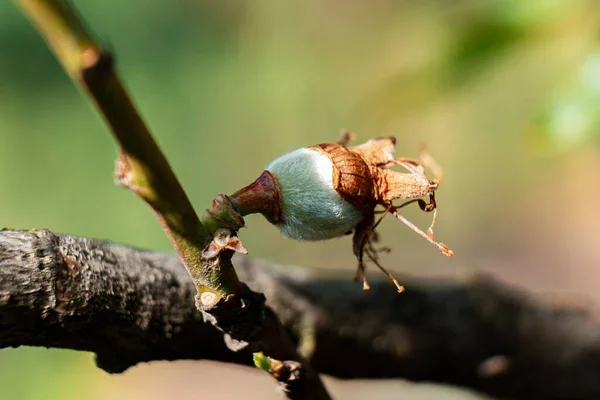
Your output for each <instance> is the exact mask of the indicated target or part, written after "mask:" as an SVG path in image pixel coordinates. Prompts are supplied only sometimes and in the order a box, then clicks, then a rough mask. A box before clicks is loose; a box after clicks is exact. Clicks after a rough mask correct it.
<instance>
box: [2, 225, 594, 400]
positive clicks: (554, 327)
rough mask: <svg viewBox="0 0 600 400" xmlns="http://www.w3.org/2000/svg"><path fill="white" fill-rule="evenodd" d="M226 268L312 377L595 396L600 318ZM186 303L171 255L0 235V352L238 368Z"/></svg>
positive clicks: (288, 272) (477, 288)
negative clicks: (265, 308) (306, 359)
mask: <svg viewBox="0 0 600 400" xmlns="http://www.w3.org/2000/svg"><path fill="white" fill-rule="evenodd" d="M237 265H238V267H237V269H238V272H239V275H240V278H241V279H242V280H244V281H245V282H246V283H248V285H249V286H250V287H251V288H252V289H253V290H257V291H262V292H264V293H265V295H266V296H267V299H268V304H269V305H270V306H271V307H272V308H273V310H275V312H276V313H277V315H278V316H279V318H280V319H281V321H282V322H283V324H284V325H285V327H286V329H288V330H289V331H290V332H291V333H292V334H293V336H294V338H295V339H296V340H297V341H298V346H299V348H300V350H301V352H302V353H303V354H304V355H307V356H310V357H311V365H312V366H313V367H314V368H315V369H317V370H318V371H320V372H322V373H326V374H329V375H333V376H337V377H343V378H358V377H362V378H386V377H387V378H391V377H403V378H408V379H412V380H417V381H419V380H427V381H438V382H446V383H451V384H455V385H460V386H468V387H471V388H474V389H477V390H479V391H481V392H484V393H488V394H491V395H495V396H500V397H508V398H515V399H537V398H545V399H565V398H577V399H588V398H589V399H593V398H600V380H599V379H597V377H598V376H600V324H599V323H598V321H597V320H596V319H594V318H593V317H592V316H591V315H590V313H588V312H586V311H584V310H581V309H573V308H566V307H562V308H561V307H557V306H551V305H547V304H544V303H541V302H536V301H534V300H532V299H530V298H529V297H528V296H526V295H524V294H522V293H520V292H518V291H516V290H514V289H511V288H509V287H505V286H503V285H500V284H498V283H496V282H493V281H491V280H489V279H485V278H481V277H479V278H475V277H473V279H470V280H464V281H460V282H457V281H426V282H425V281H420V282H413V283H412V284H410V283H409V284H407V285H406V288H407V291H406V293H404V294H402V295H398V294H397V293H396V291H395V290H394V288H393V286H391V283H389V282H387V281H379V282H373V283H372V284H371V287H372V289H371V291H369V292H363V291H361V290H360V288H359V287H358V286H357V284H356V283H354V282H349V281H348V279H347V274H344V275H343V277H340V278H338V277H337V275H336V274H332V273H326V272H324V271H319V272H317V271H314V270H310V269H305V268H298V267H285V268H284V267H278V266H274V265H270V264H267V263H264V262H260V261H257V260H252V259H249V258H246V257H243V258H240V259H239V260H238V262H237ZM403 282H406V280H404V279H403ZM194 295H195V289H194V286H193V284H192V282H191V279H190V277H189V276H188V274H187V272H186V271H185V269H184V267H183V266H182V265H181V263H180V261H179V259H178V257H177V256H176V255H175V254H173V255H168V254H161V253H154V252H147V251H141V250H136V249H132V248H129V247H125V246H121V245H117V244H113V243H107V242H101V241H95V240H90V239H84V238H75V237H71V236H67V235H55V234H53V233H51V232H48V231H34V232H23V231H2V232H0V348H2V347H9V346H12V347H17V346H21V345H29V346H46V347H59V348H69V349H76V350H86V351H92V352H94V353H96V355H97V361H98V365H99V366H100V367H101V368H103V369H105V370H107V371H109V372H120V371H123V370H125V369H126V368H128V367H130V366H132V365H135V364H136V363H138V362H143V361H150V360H174V359H211V360H220V361H225V362H235V363H243V364H249V363H251V357H250V356H249V355H248V354H247V353H245V352H244V351H241V352H238V353H235V352H232V351H231V350H229V348H228V347H227V346H226V345H225V342H224V340H223V336H222V334H221V333H220V332H218V331H217V330H216V329H215V328H213V327H212V326H211V325H210V324H206V323H204V322H203V321H202V316H201V314H200V313H199V312H198V311H197V310H196V308H195V307H194Z"/></svg>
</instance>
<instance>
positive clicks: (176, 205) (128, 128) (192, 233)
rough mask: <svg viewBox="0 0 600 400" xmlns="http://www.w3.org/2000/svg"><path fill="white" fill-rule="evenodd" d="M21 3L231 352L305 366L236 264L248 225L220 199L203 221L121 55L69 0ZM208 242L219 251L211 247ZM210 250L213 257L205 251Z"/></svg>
mask: <svg viewBox="0 0 600 400" xmlns="http://www.w3.org/2000/svg"><path fill="white" fill-rule="evenodd" d="M16 1H17V3H18V4H19V5H21V7H22V8H23V10H24V12H25V13H26V14H27V15H28V16H29V17H30V18H31V20H32V21H33V23H34V24H35V25H36V26H37V27H38V29H39V30H40V32H41V33H42V35H43V36H44V38H45V39H46V41H47V43H48V45H49V47H50V48H51V49H52V50H53V51H54V52H55V54H56V55H57V57H58V59H59V61H60V62H61V63H62V65H63V67H64V68H65V70H66V71H67V73H68V74H69V76H70V77H71V78H72V79H73V81H74V82H75V83H77V84H79V85H80V86H81V87H82V88H83V89H84V90H85V91H86V92H87V94H88V95H89V97H90V98H91V99H92V100H93V101H94V103H95V105H96V107H97V109H98V110H99V111H100V113H101V114H102V116H103V117H104V119H105V120H106V122H107V124H108V125H109V127H110V128H111V131H112V133H113V135H114V137H115V139H116V140H117V142H118V143H119V145H120V155H119V158H118V160H117V163H116V178H117V181H118V182H119V183H120V184H121V185H123V186H125V187H127V188H129V189H130V190H132V191H133V192H134V193H135V194H137V195H138V196H139V197H141V198H142V199H143V200H145V201H146V202H147V203H148V204H149V205H150V206H151V207H152V209H153V210H154V212H155V214H156V216H157V218H158V220H159V221H160V223H161V225H162V226H163V228H164V229H165V231H166V233H167V236H168V237H169V239H170V240H171V243H172V245H173V247H174V248H175V250H176V251H177V253H178V254H179V256H180V258H181V260H182V261H183V264H184V265H185V267H186V268H187V270H188V271H189V273H190V275H191V277H192V279H193V281H194V283H195V285H196V288H197V291H198V295H197V298H196V299H197V302H196V304H197V306H198V308H199V309H200V310H202V311H203V312H204V316H205V317H206V318H207V319H209V321H210V322H211V323H212V324H213V325H215V326H216V327H217V328H218V329H220V330H221V331H223V332H224V333H226V334H228V335H229V336H230V337H231V338H232V340H231V341H230V343H231V346H230V347H235V348H238V349H239V348H243V347H246V346H248V347H249V348H252V349H255V350H261V351H264V352H265V353H267V354H268V355H270V356H273V357H277V358H281V359H283V360H292V361H299V362H302V361H303V360H302V357H300V355H299V354H298V353H297V352H296V351H295V348H294V346H293V345H292V343H291V341H290V339H289V338H288V335H287V333H286V332H285V330H284V329H283V327H282V326H281V323H280V322H279V321H278V320H277V317H276V316H275V314H274V313H273V312H272V311H271V310H269V309H268V308H266V307H265V305H264V302H265V298H264V296H263V295H262V294H258V293H254V292H252V291H251V290H249V289H248V288H247V286H246V285H244V284H242V283H240V281H239V279H238V277H237V274H236V272H235V270H234V268H233V265H232V263H231V257H232V256H233V253H234V251H233V249H235V248H236V247H234V246H232V245H231V241H234V240H235V239H234V233H232V232H230V231H228V230H227V229H222V228H229V229H233V230H234V231H235V230H237V229H239V228H240V227H241V226H243V219H242V217H241V216H240V215H238V213H237V212H235V210H234V209H233V207H230V208H227V207H225V208H220V209H219V208H218V207H214V205H215V204H221V205H227V200H228V199H227V198H226V197H225V196H221V197H219V198H217V199H216V201H215V203H214V204H213V207H211V209H212V210H218V211H223V212H222V213H220V212H219V213H217V214H215V213H204V214H203V219H204V221H203V222H204V224H203V223H201V221H200V219H199V218H198V216H197V215H196V212H195V211H194V209H193V207H192V205H191V203H190V201H189V199H188V198H187V195H186V194H185V192H184V191H183V189H182V187H181V185H180V183H179V181H178V180H177V178H176V177H175V174H174V173H173V171H172V169H171V167H170V166H169V163H168V162H167V160H166V158H165V157H164V155H163V154H162V152H161V150H160V149H159V147H158V146H157V144H156V142H155V141H154V139H153V138H152V135H151V134H150V132H149V130H148V128H147V126H146V125H145V123H144V122H143V120H142V118H141V116H140V114H139V113H138V111H137V109H136V107H135V106H134V104H133V102H132V101H131V98H130V97H129V95H128V93H127V91H126V90H125V88H124V86H123V85H122V83H121V81H120V80H119V78H118V76H117V73H116V71H115V67H114V57H113V56H112V55H111V54H110V53H108V52H107V51H105V50H103V49H102V48H101V46H100V45H99V44H98V43H97V42H95V41H94V39H93V37H92V35H91V34H89V33H88V31H87V30H86V28H85V27H84V25H83V23H82V22H81V19H80V18H79V17H78V15H77V13H76V12H75V10H74V9H73V8H72V7H71V6H70V5H69V4H68V2H67V1H66V0H16ZM228 211H229V212H228ZM219 232H221V233H220V234H219V235H218V236H213V234H215V235H216V234H217V233H219ZM223 233H224V234H223ZM219 238H221V239H223V238H224V239H225V240H224V242H223V243H221V241H220V240H219ZM209 244H214V246H213V247H212V248H209V247H207V246H209ZM238 248H239V247H238ZM205 249H209V250H211V251H208V252H207V253H204V250H205ZM215 249H216V250H215ZM208 254H210V256H209V255H208ZM234 343H235V344H234ZM303 379H306V380H307V387H309V388H310V389H311V391H309V392H308V393H307V394H306V396H305V397H304V398H310V399H329V396H328V394H327V392H326V390H325V387H324V386H323V384H322V382H321V381H320V379H319V377H318V375H317V373H316V372H315V371H313V370H312V369H311V368H310V367H309V366H306V374H303ZM288 397H290V398H291V397H292V396H290V395H288Z"/></svg>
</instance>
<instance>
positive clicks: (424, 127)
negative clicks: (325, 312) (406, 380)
mask: <svg viewBox="0 0 600 400" xmlns="http://www.w3.org/2000/svg"><path fill="white" fill-rule="evenodd" d="M74 3H75V4H76V6H77V8H78V9H79V10H80V12H81V13H82V15H84V17H85V19H86V20H87V21H88V23H89V25H90V26H91V27H92V28H93V30H94V31H95V32H96V34H97V36H98V38H100V39H101V41H102V42H103V43H104V44H105V46H106V47H107V48H108V49H111V50H113V51H115V52H116V54H117V61H118V67H119V70H120V73H121V76H122V77H123V79H124V81H125V82H126V85H127V86H128V88H129V89H130V90H131V93H132V95H133V97H134V99H135V101H136V102H137V104H138V105H139V108H140V110H141V112H142V114H143V115H144V117H145V118H146V119H147V121H148V123H149V125H150V127H151V129H152V131H153V133H154V134H155V136H156V138H157V140H158V142H159V144H160V145H161V146H162V148H163V150H164V151H165V153H166V155H167V157H168V158H169V160H170V161H171V163H172V165H173V167H174V169H175V171H176V173H177V174H178V176H179V178H180V179H181V181H182V183H183V185H184V187H185V188H186V190H187V191H188V194H189V195H190V197H191V199H192V201H193V203H194V205H195V206H196V207H197V209H198V210H202V209H204V208H205V207H206V205H207V204H209V202H210V201H211V200H212V199H213V198H214V197H215V195H216V194H217V193H218V192H225V193H231V192H233V191H235V190H236V189H238V188H240V187H242V186H244V185H245V184H247V183H249V182H251V181H252V180H254V179H255V178H256V177H257V176H258V175H259V174H260V172H261V171H262V168H263V167H264V166H265V165H266V164H267V163H268V162H269V161H270V160H272V159H273V158H275V157H276V156H278V155H280V154H283V153H285V152H287V151H290V150H292V149H295V148H298V147H302V146H306V145H312V144H316V143H322V142H332V141H335V140H336V139H337V135H338V132H339V131H340V130H341V129H344V128H345V129H348V130H351V131H354V132H356V133H357V134H358V141H363V140H367V139H368V138H370V137H374V136H380V135H395V136H397V137H398V146H397V149H398V151H397V153H398V155H399V156H404V157H415V156H417V154H418V148H419V144H420V143H421V142H427V143H428V145H429V149H430V152H431V153H432V155H433V156H434V157H435V158H436V159H437V161H438V162H439V163H440V164H441V165H442V166H443V167H444V170H445V180H444V182H443V186H442V188H441V189H440V191H439V192H438V193H439V194H438V203H439V216H438V222H437V231H436V234H437V238H438V239H439V240H441V241H443V242H445V243H446V244H448V245H449V246H450V247H451V248H452V249H453V250H454V251H455V253H456V256H455V257H454V258H453V259H446V258H444V257H443V256H441V255H440V254H439V253H438V252H437V251H436V250H435V249H434V248H433V247H431V246H429V245H428V244H427V243H426V242H425V241H423V240H422V239H420V238H419V237H417V236H416V235H415V234H414V233H412V232H411V231H409V230H408V229H407V228H406V227H405V226H403V225H402V224H400V223H399V222H397V221H392V220H391V219H389V220H386V221H384V223H383V225H382V228H381V231H380V232H381V234H382V240H383V243H384V244H386V245H389V246H391V247H392V249H393V252H392V254H390V255H389V256H385V258H384V260H383V261H384V263H385V265H387V266H388V267H390V268H391V269H394V270H396V271H398V272H399V273H404V274H410V275H439V274H446V275H456V274H462V273H465V271H467V273H468V272H469V271H472V270H486V271H492V272H493V273H494V274H495V276H498V277H499V278H501V279H503V280H506V281H509V282H513V283H517V284H519V285H521V286H524V287H527V288H528V289H531V290H534V291H538V292H547V291H549V290H552V292H553V293H556V292H559V291H565V292H577V293H579V294H580V295H583V296H584V297H587V298H590V299H592V300H600V295H598V294H597V292H596V287H597V284H596V282H597V280H598V279H599V278H600V275H599V274H598V272H597V271H596V266H597V264H598V261H599V260H600V248H599V246H597V237H598V235H599V234H600V229H599V228H598V226H597V225H598V224H597V221H598V220H599V217H600V211H599V210H598V208H597V207H596V203H597V200H596V197H597V195H598V194H600V193H599V192H600V189H599V188H598V186H599V185H598V183H600V179H599V178H600V172H599V171H600V153H599V151H598V150H599V146H598V138H599V135H598V132H599V129H600V46H599V42H598V38H599V36H598V35H599V33H600V13H598V11H600V10H599V7H600V5H599V4H598V3H597V2H596V1H592V0H590V1H584V0H494V1H492V0H485V1H483V0H464V1H460V0H427V1H409V0H404V1H400V0H374V1H369V2H348V1H342V0H327V1H313V0H308V1H306V0H305V1H288V2H276V1H267V0H255V1H252V2H251V1H239V0H238V1H230V0H226V1H219V2H214V1H202V0H172V1H165V0H157V1H153V2H150V1H147V2H127V1H116V0H106V1H102V2H100V1H95V2H90V1H83V0H78V1H75V2H74ZM115 155H116V147H115V144H114V142H113V139H112V137H111V136H110V134H109V132H108V130H107V128H106V127H105V125H104V123H103V122H102V120H101V119H100V118H99V117H98V116H97V114H96V113H95V112H94V111H93V109H92V108H91V107H90V105H89V103H88V102H87V101H86V100H85V99H84V97H83V96H82V95H81V93H79V92H78V91H77V89H76V88H75V87H74V86H73V84H72V83H71V82H70V81H69V79H68V78H67V77H66V75H65V74H64V72H63V71H62V70H61V68H60V67H59V65H58V64H57V62H56V61H55V59H54V57H53V55H52V54H50V52H49V51H48V49H47V48H46V46H45V44H44V42H43V41H42V40H41V38H40V36H39V35H38V33H37V32H36V31H35V30H34V29H33V28H32V27H31V25H30V24H29V23H28V22H27V20H26V19H25V18H24V17H23V16H22V14H21V13H20V12H19V10H18V9H17V8H16V7H15V5H14V4H13V3H12V2H2V3H0V190H1V193H2V196H0V226H6V227H8V228H14V229H30V228H48V229H51V230H53V231H56V232H65V233H70V234H74V235H81V236H90V237H96V238H103V239H109V240H111V241H116V242H122V243H127V244H131V245H135V246H138V247H142V248H148V249H156V250H164V251H171V248H170V245H169V243H168V241H167V239H166V238H165V235H164V233H163V232H162V230H161V229H160V227H159V225H158V223H157V222H156V220H155V218H154V216H153V215H152V213H151V212H150V210H149V208H148V207H147V206H146V205H144V204H143V203H142V202H141V201H140V200H139V199H137V198H136V197H135V196H133V195H132V194H131V193H129V192H127V191H126V190H125V189H122V188H120V187H117V186H115V185H114V184H113V181H112V171H113V164H114V159H115ZM406 215H407V216H408V217H410V219H412V220H413V221H414V222H416V223H418V224H419V225H421V226H422V227H424V228H425V227H426V226H427V225H428V218H429V217H430V216H429V215H422V213H420V212H418V210H417V209H415V210H410V211H406ZM247 222H248V225H249V227H250V229H248V230H244V231H243V232H241V239H242V241H243V243H244V245H245V246H246V248H247V249H248V250H249V251H250V254H251V255H252V256H254V257H260V258H268V259H270V260H273V261H276V262H280V263H286V264H299V265H306V266H312V267H319V268H337V269H344V270H347V271H348V279H350V278H351V276H352V274H353V271H354V267H355V261H354V259H353V255H352V252H351V245H350V239H349V238H342V239H339V240H335V241H331V242H326V243H298V242H294V241H292V240H289V239H285V238H282V237H281V236H280V235H279V233H278V232H277V231H276V230H275V229H272V228H271V227H270V226H269V225H268V223H266V222H265V221H264V220H263V219H262V218H261V217H254V216H252V217H249V218H248V219H247ZM374 274H377V272H376V271H373V270H371V271H370V276H373V275H374ZM357 290H360V288H359V286H357ZM171 364H177V363H171ZM196 364H198V363H196ZM200 364H202V363H200ZM180 365H185V367H177V368H179V369H177V371H178V372H177V373H175V372H173V370H169V371H171V372H165V373H162V372H161V373H157V372H156V371H157V370H156V369H153V368H154V367H148V366H144V367H138V368H135V369H134V370H133V371H132V372H128V373H126V374H125V375H123V376H120V377H109V376H108V375H106V374H105V373H104V372H102V371H100V370H98V369H96V368H95V367H94V364H93V357H92V355H90V354H82V353H75V352H70V351H58V350H46V349H29V348H20V349H16V350H12V349H10V350H2V351H0V398H2V399H5V398H6V399H61V400H69V399H82V398H84V399H105V398H110V399H113V398H114V399H117V398H128V399H131V398H138V397H140V398H144V399H150V398H161V397H157V396H159V395H158V393H163V392H161V391H160V390H159V389H157V388H156V386H152V385H158V384H159V382H161V381H165V382H170V384H171V385H173V387H175V386H177V387H179V386H178V385H183V387H186V386H185V383H184V382H179V381H177V379H183V378H182V377H185V379H187V382H191V383H193V382H196V383H198V382H199V383H200V384H202V382H209V380H208V379H214V378H210V377H211V376H213V375H214V373H213V375H211V374H210V373H208V372H206V371H207V370H204V372H199V373H198V375H193V376H190V372H189V371H190V368H191V367H190V365H191V364H189V363H188V364H180ZM202 365H204V364H202ZM206 365H210V366H213V365H214V364H206ZM155 368H169V367H164V365H163V366H162V367H160V366H159V367H155ZM211 368H212V367H211ZM219 368H220V367H219ZM213 370H214V368H213V369H210V371H213ZM186 371H187V372H186ZM244 371H246V370H244ZM168 377H170V378H168ZM203 377H204V378H203ZM169 379H171V380H169ZM149 382H152V383H149ZM174 382H179V383H174ZM261 382H262V381H261ZM148 385H150V386H149V387H151V388H153V389H152V390H146V391H144V390H142V389H140V388H141V387H142V386H143V387H146V389H147V388H148ZM165 385H169V383H165ZM270 385H271V383H270V381H268V379H267V380H266V381H265V387H266V388H269V387H270ZM167 387H169V386H167ZM188 389H189V388H188ZM165 390H166V389H165ZM190 390H191V389H190ZM267 390H268V389H267ZM165 393H171V394H173V393H174V392H173V390H170V391H167V392H165ZM190 393H192V394H193V392H189V391H188V392H181V393H179V394H178V396H179V398H193V397H185V396H186V395H187V396H190ZM196 394H197V393H196ZM248 395H249V394H248V393H246V396H248ZM153 396H155V397H153ZM165 396H167V395H166V394H165ZM163 398H164V397H163ZM246 398H251V397H246ZM257 398H258V397H257ZM260 398H264V397H262V396H261V397H260ZM431 398H432V397H431Z"/></svg>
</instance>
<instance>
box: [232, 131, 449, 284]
mask: <svg viewBox="0 0 600 400" xmlns="http://www.w3.org/2000/svg"><path fill="white" fill-rule="evenodd" d="M351 137H352V135H351V134H349V133H346V132H344V133H342V135H341V137H340V141H339V142H338V143H326V144H319V145H316V146H310V147H305V148H301V149H297V150H294V151H292V152H289V153H287V154H284V155H282V156H281V157H279V158H277V159H275V160H274V161H273V162H271V163H270V164H269V165H268V166H267V167H266V168H265V171H264V172H263V174H262V175H261V176H260V177H259V178H258V179H257V180H256V181H255V182H253V183H252V184H250V185H248V186H246V187H245V188H242V189H240V190H238V191H237V192H235V193H234V194H233V195H231V196H230V199H231V202H232V203H233V204H234V206H235V207H236V208H237V210H238V211H239V212H240V214H241V215H246V214H250V213H261V214H263V215H264V216H265V217H266V218H267V220H269V221H270V222H271V223H273V224H274V225H275V226H276V227H277V228H278V229H279V230H280V231H281V232H282V233H283V234H284V235H285V236H288V237H291V238H293V239H297V240H326V239H331V238H335V237H338V236H342V235H344V234H349V233H351V232H354V237H353V251H354V254H355V255H356V257H357V258H358V262H359V266H358V270H357V274H356V278H358V277H359V276H360V277H362V279H363V288H364V289H368V288H369V286H368V283H367V281H366V277H365V271H364V269H365V266H364V255H365V254H366V255H367V257H368V258H369V259H370V260H371V261H372V262H374V263H375V264H376V265H377V266H378V267H379V268H380V269H381V270H382V271H383V272H384V273H385V274H386V275H387V276H388V277H389V278H390V279H391V280H392V281H393V282H394V283H395V284H396V286H397V288H398V291H403V287H402V286H400V285H399V284H398V282H397V281H396V280H395V279H394V278H393V277H392V276H391V274H390V273H389V272H387V271H386V270H385V269H384V268H383V267H382V266H381V265H380V264H379V262H378V257H377V253H378V252H380V251H381V249H380V250H377V249H375V247H374V245H373V243H374V242H375V241H376V235H375V232H374V230H375V228H376V227H377V225H378V224H379V223H380V222H381V220H382V219H383V217H385V215H387V214H388V213H391V214H392V215H394V216H395V217H396V218H398V219H400V220H401V221H402V222H404V223H405V224H406V225H407V226H409V227H410V228H411V229H412V230H414V231H415V232H417V233H418V234H419V235H421V236H422V237H424V238H425V239H426V240H428V241H429V242H431V243H432V244H434V245H435V246H436V247H438V248H439V249H440V250H441V251H442V252H443V253H444V254H445V255H447V256H451V255H452V254H453V253H452V251H451V250H449V249H448V247H446V246H445V245H444V244H443V243H438V242H436V241H435V239H434V235H433V225H434V224H435V216H436V211H437V209H436V203H435V196H434V193H435V191H436V190H437V188H438V186H439V179H433V180H432V179H429V178H428V177H427V175H426V173H425V168H424V167H425V166H428V167H430V168H431V169H432V170H433V171H434V172H438V173H439V171H441V170H440V168H439V166H437V164H435V162H434V161H433V159H432V158H431V156H429V154H427V153H426V152H425V151H424V150H422V153H421V159H422V160H423V161H417V160H414V159H410V158H394V151H395V145H396V139H395V138H394V137H384V138H376V139H371V140H369V141H368V142H366V143H363V144H361V145H359V146H355V147H347V145H348V142H349V140H350V139H351ZM395 165H398V166H401V167H403V168H404V169H406V170H407V172H398V171H393V170H391V169H389V168H390V167H392V166H395ZM424 196H429V202H426V201H425V200H423V199H422V197H424ZM400 199H403V200H407V201H405V202H404V203H403V204H401V205H399V206H395V205H394V204H393V203H392V201H394V200H400ZM413 202H416V203H417V204H418V205H419V207H420V208H421V209H422V210H423V211H427V212H429V211H433V212H434V216H433V220H432V223H431V226H430V227H429V229H428V230H427V233H424V232H423V231H421V230H420V229H419V228H417V227H416V226H415V225H413V224H412V223H411V222H409V221H408V220H406V219H405V218H404V217H402V216H401V215H400V214H399V213H398V208H401V207H404V206H406V205H408V204H411V203H413ZM377 206H382V207H383V208H384V211H383V212H382V216H381V217H380V218H379V220H377V221H375V214H376V213H377V211H376V207H377Z"/></svg>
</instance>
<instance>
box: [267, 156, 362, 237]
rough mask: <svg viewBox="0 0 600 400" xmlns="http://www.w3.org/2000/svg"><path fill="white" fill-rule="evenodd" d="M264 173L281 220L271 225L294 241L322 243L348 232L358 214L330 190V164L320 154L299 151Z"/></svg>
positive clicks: (358, 219)
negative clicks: (272, 184) (272, 183)
mask: <svg viewBox="0 0 600 400" xmlns="http://www.w3.org/2000/svg"><path fill="white" fill-rule="evenodd" d="M266 170H267V171H269V172H270V173H271V174H273V176H274V177H275V179H276V181H277V185H278V187H279V195H280V201H281V217H282V221H281V222H280V223H278V224H276V225H275V226H276V227H277V228H278V229H279V230H280V231H281V232H282V233H283V234H284V235H285V236H288V237H290V238H293V239H297V240H326V239H331V238H335V237H338V236H341V235H344V234H346V233H348V232H350V231H352V230H353V229H354V228H355V227H356V225H357V224H358V223H359V222H360V221H361V219H362V218H363V216H362V214H361V212H360V211H359V210H358V209H357V208H356V207H354V206H353V205H352V204H350V203H348V202H347V201H345V200H344V199H342V197H341V196H340V195H339V193H338V192H337V191H336V190H335V189H334V187H333V164H332V162H331V160H330V159H329V157H327V155H325V154H323V153H322V152H320V151H318V150H315V149H309V148H301V149H297V150H294V151H292V152H289V153H287V154H284V155H282V156H281V157H279V158H277V159H275V160H274V161H273V162H271V163H270V164H269V165H268V166H267V167H266Z"/></svg>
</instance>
